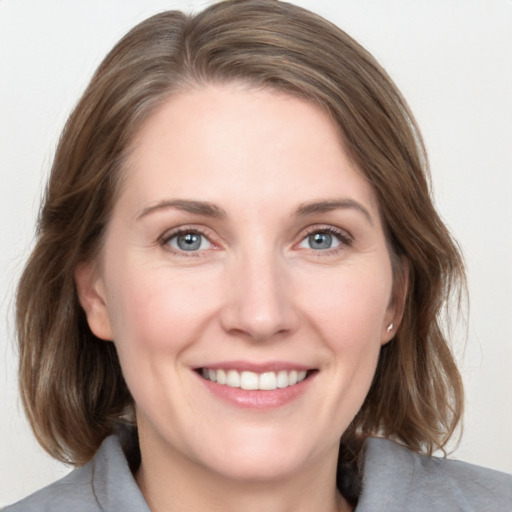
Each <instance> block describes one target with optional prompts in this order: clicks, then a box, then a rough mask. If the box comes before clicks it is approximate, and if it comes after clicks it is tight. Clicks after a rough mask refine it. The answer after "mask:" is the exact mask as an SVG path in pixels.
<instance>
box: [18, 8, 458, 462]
mask: <svg viewBox="0 0 512 512" xmlns="http://www.w3.org/2000/svg"><path fill="white" fill-rule="evenodd" d="M233 81H242V82H244V83H248V84H250V85H254V86H258V87H260V86H263V87H270V88H274V89H278V90H280V91H284V92H287V93H289V94H293V95H296V96H299V97H301V98H304V99H306V100H308V101H311V102H314V103H315V104H316V105H318V106H319V107H320V108H322V109H323V110H324V111H325V112H327V113H328V114H329V115H330V116H331V118H332V119H333V120H334V121H335V122H336V124H337V125H338V126H339V129H340V132H341V133H342V138H343V143H344V146H345V149H346V151H348V153H349V154H350V156H351V158H352V159H353V161H354V162H355V163H356V165H357V166H358V168H359V169H360V171H361V173H362V174H363V175H364V176H365V177H366V178H367V179H368V180H369V181H370V182H371V184H372V185H373V187H374V189H375V191H376V193H377V195H378V198H379V201H380V208H381V214H382V218H383V222H384V225H385V228H386V230H387V236H388V243H389V246H390V248H391V252H392V254H393V259H394V260H395V263H396V262H397V261H400V260H403V261H406V262H407V264H408V268H409V273H408V293H407V299H406V303H405V310H404V317H403V320H402V322H401V325H400V326H399V328H398V331H397V333H396V336H395V337H394V339H393V340H392V341H391V342H390V343H388V344H387V345H386V346H384V347H383V348H382V351H381V356H380V360H379V363H378V368H377V372H376V375H375V378H374V382H373V384H372V387H371V389H370V392H369V394H368V396H367V398H366V400H365V402H364V404H363V406H362V408H361V410H360V412H359V413H358V415H357V416H356V418H355V419H354V421H353V424H352V426H351V427H350V428H349V429H348V430H347V432H345V434H344V436H343V439H342V441H343V443H342V445H343V446H348V447H350V446H356V445H357V443H356V441H357V440H358V439H361V438H362V437H364V436H367V435H382V436H386V437H389V438H393V439H396V440H399V441H401V442H403V443H404V444H405V445H407V446H409V447H410V448H411V449H413V450H416V451H420V452H427V453H431V452H432V451H433V450H435V449H437V448H439V447H443V446H444V445H445V443H446V441H447V440H448V438H449V437H450V436H451V435H452V434H453V432H454V429H455V428H456V426H457V424H458V422H459V420H460V417H461V412H462V385H461V379H460V376H459V373H458V371H457V368H456V365H455V363H454V360H453V357H452V354H451V352H450V349H449V347H448V344H447V341H446V339H445V336H444V334H443V331H442V329H441V325H440V322H441V320H440V315H441V312H442V307H443V305H445V304H446V303H447V300H448V299H449V297H450V296H451V294H452V291H454V290H460V289H463V288H458V287H457V285H460V284H462V286H463V285H464V270H463V264H462V260H461V257H460V255H459V252H458V250H457V247H456V245H455V244H454V242H453V241H452V239H451V237H450V235H449V233H448V231H447V229H446V227H445V226H444V225H443V223H442V222H441V220H440V218H439V216H438V214H437V213H436V211H435V209H434V207H433V204H432V201H431V198H430V192H429V183H428V163H427V158H426V155H425V151H424V147H423V143H422V139H421V135H420V133H419V131H418V128H417V126H416V123H415V121H414V119H413V117H412V115H411V112H410V110H409V108H408V107H407V104H406V103H405V101H404V99H403V98H402V96H401V94H400V93H399V91H398V90H397V88H396V86H395V85H394V84H393V82H392V81H391V80H390V78H389V77H388V76H387V74H386V73H385V71H384V70H383V69H382V68H381V67H380V66H379V65H378V63H377V62H376V61H375V59H374V58H373V57H372V56H371V55H370V54H369V53H368V52H367V51H366V50H364V49H363V48H362V47H361V46H360V45H359V44H357V43H356V42H355V41H354V40H353V39H351V38H350V37H349V36H348V35H347V34H345V33H344V32H343V31H342V30H340V29H339V28H337V27H335V26H334V25H332V24H330V23H329V22H327V21H325V20H323V19H322V18H320V17H319V16H316V15H314V14H312V13H310V12H308V11H306V10H304V9H301V8H299V7H297V6H293V5H290V4H287V3H284V2H277V1H275V0H244V1H240V0H230V1H226V2H221V3H218V4H216V5H213V6H211V7H209V8H207V9H206V10H204V11H203V12H201V13H199V14H197V15H195V16H186V15H184V14H183V13H180V12H176V11H170V12H164V13H161V14H158V15H156V16H153V17H151V18H149V19H148V20H146V21H144V22H142V23H140V24H139V25H137V26H136V27H135V28H134V29H133V30H131V31H130V32H129V33H128V34H127V35H126V36H125V37H124V38H123V39H122V40H121V41H120V42H119V43H118V44H117V45H116V47H115V48H114V49H113V50H112V51H111V52H110V54H109V55H108V56H107V57H106V59H105V60H104V61H103V63H102V64H101V66H100V67H99V69H98V70H97V72H96V74H95V75H94V77H93V78H92V81H91V83H90V85H89V86H88V88H87V90H86V91H85V93H84V95H83V97H82V98H81V100H80V102H79V103H78V105H77V106H76V108H75V110H74V111H73V113H72V114H71V116H70V118H69V120H68V122H67V124H66V126H65V129H64V131H63V134H62V137H61V139H60V143H59V145H58V148H57V151H56V155H55V159H54V162H53V168H52V172H51V176H50V180H49V184H48V188H47V191H46V196H45V199H44V204H43V206H42V210H41V214H40V219H39V224H38V231H37V243H36V246H35V248H34V250H33V253H32V255H31V257H30V259H29V261H28V263H27V266H26V268H25V271H24V274H23V276H22V278H21V281H20V284H19V288H18V295H17V329H18V338H19V346H20V382H21V391H22V397H23V403H24V406H25V409H26V411H27V415H28V417H29V420H30V422H31V424H32V427H33V429H34V432H35V435H36V437H37V438H38V440H39V442H40V443H41V445H42V446H43V447H44V448H45V449H46V450H47V451H48V452H49V453H50V454H51V455H53V456H54V457H56V458H58V459H60V460H63V461H69V462H72V463H74V464H77V465H81V464H84V463H85V462H86V461H88V460H89V459H90V458H91V457H92V455H93V454H94V452H95V451H96V450H97V448H98V447H99V445H100V443H101V441H102V440H103V439H104V438H105V437H106V436H107V435H109V434H111V433H112V432H113V431H114V429H115V427H116V424H117V423H119V422H120V421H125V420H124V418H125V417H126V416H125V415H126V413H127V411H129V410H130V407H131V406H132V399H131V396H130V393H129V391H128V389H127V387H126V384H125V382H124V379H123V375H122V372H121V368H120V366H119V361H118V357H117V354H116V351H115V348H114V344H113V343H108V342H105V341H102V340H99V339H98V338H96V337H95V336H94V335H93V334H92V332H91V331H90V329H89V327H88V325H87V321H86V319H85V315H84V312H83V310H82V309H81V307H80V305H79V302H78V299H77V293H76V288H75V283H74V277H73V276H74V272H75V269H76V268H77V265H78V264H79V263H80V262H83V261H88V260H90V259H91V258H93V257H94V256H95V255H96V254H97V253H98V251H99V249H100V247H101V243H102V234H103V233H104V230H105V226H106V225H107V223H108V220H109V215H110V212H111V210H112V206H113V201H114V199H115V193H116V187H117V183H118V180H119V177H120V176H121V174H122V169H123V163H124V161H125V160H126V158H127V156H128V152H129V149H130V142H131V141H132V139H133V137H134V136H135V134H136V132H137V130H138V129H139V128H140V126H141V123H142V122H143V121H144V120H145V119H147V118H148V117H149V116H150V115H151V114H152V113H153V112H154V111H155V110H156V109H157V108H158V107H159V105H161V104H162V103H163V102H164V101H165V100H166V99H167V98H168V97H169V96H170V95H172V94H176V93H177V92H179V91H180V90H185V89H187V88H190V87H197V86H200V85H201V84H206V83H223V82H233ZM400 269H401V266H400V265H398V264H396V265H395V282H399V281H400V279H403V278H404V274H403V273H401V271H400Z"/></svg>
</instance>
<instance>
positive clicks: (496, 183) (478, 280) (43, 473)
mask: <svg viewBox="0 0 512 512" xmlns="http://www.w3.org/2000/svg"><path fill="white" fill-rule="evenodd" d="M207 3H208V2H207V1H181V2H179V1H170V0H167V1H164V0H159V1H157V0H104V1H101V2H99V1H96V2H92V1H91V0H59V1H57V0H43V1H41V0H32V1H30V0H0V178H1V181H0V248H1V250H0V307H1V311H0V506H2V505H5V504H8V503H10V502H12V501H14V500H17V499H19V498H21V497H22V496H24V495H26V494H27V493H29V492H32V491H34V490H36V489H37V488H39V487H41V486H43V485H45V484H47V483H50V482H51V481H53V480H55V479H56V478H58V477H59V476H61V475H64V474H65V473H66V472H68V471H69V468H66V467H64V466H62V465H60V464H58V463H56V462H54V461H52V460H51V459H50V458H49V456H47V455H46V454H45V453H43V452H42V450H41V449H40V448H39V447H38V445H37V444H36V442H35V441H34V439H33V436H32V434H31V432H30V429H29V427H28V425H27V422H26V420H25V419H24V415H23V412H22V408H21V405H20V400H19V396H18V391H17V384H16V358H15V343H14V337H13V312H12V300H13V290H14V287H15V283H16V280H17V278H18V276H19V273H20V271H21V268H22V266H23V263H24V260H25V259H26V257H27V254H28V251H29V249H30V247H31V244H32V240H33V233H34V223H35V218H36V215H37V209H38V205H39V199H40V196H41V191H42V189H43V186H44V182H45V179H46V176H47V172H48V169H49V167H50V164H51V159H52V153H53V150H54V148H55V146H56V142H57V138H58V135H59V132H60V131H61V129H62V126H63V124H64V122H65V119H66V117H67V115H68V114H69V112H70V110H71V108H72V106H73V105H74V103H75V102H76V100H77V99H78V97H79V95H80V93H81V92H82V91H83V89H84V87H85V85H86V83H87V82H88V80H89V78H90V76H91V74H92V73H93V71H94V69H95V68H96V66H97V65H98V64H99V63H100V61H101V59H102V58H103V57H104V55H105V54H106V53H107V51H108V50H109V49H110V48H111V47H112V46H113V44H114V43H115V42H116V41H117V40H118V39H119V38H120V37H121V36H122V35H123V34H124V33H125V32H126V31H127V30H128V29H129V28H131V27H132V26H133V25H134V24H136V23H137V22H139V21H141V20H142V19H144V18H145V17H147V16H149V15H151V14H153V13H155V12H158V11H161V10H165V9H170V8H180V9H186V10H190V9H194V10H199V9H200V8H201V7H202V6H204V5H206V4H207ZM296 3H297V4H300V5H303V6H305V7H307V8H310V9H312V10H314V11H316V12H318V13H319V14H322V15H324V16H325V17H327V18H329V19H331V20H332V21H334V22H335V23H336V24H337V25H339V26H340V27H341V28H343V29H345V30H346V31H347V32H348V33H349V34H350V35H352V36H353V37H355V38H356V39H357V40H358V41H359V42H361V43H362V44H363V45H364V46H365V47H366V48H367V49H369V50H370V51H371V52H372V53H373V54H374V55H375V56H376V57H377V58H378V59H379V61H380V62H381V63H382V64H383V65H384V67H385V68H386V69H387V70H388V72H389V73H390V75H391V76H392V78H393V79H394V80H395V81H396V82H397V84H398V86H399V87H400V88H401V90H402V92H403V93H404V95H405V97H406V98H407V99H408V101H409V103H410V105H411V107H412V110H413V112H414V113H415V115H416V117H417V119H418V121H419V124H420V126H421V128H422V130H423V134H424V137H425V141H426V144H427V149H428V150H429V154H430V158H431V165H432V174H433V182H434V188H435V191H436V203H437V205H438V207H439V209H440V211H441V214H442V217H443V218H444V220H445V221H446V223H447V224H448V226H449V227H450V228H451V229H452V231H453V233H454V235H455V237H456V238H457V239H458V240H459V242H460V244H461V247H462V249H463V252H464V254H465V257H466V261H467V266H468V274H469V289H470V301H471V308H470V314H469V323H468V329H467V333H468V339H467V343H466V345H463V344H462V343H461V342H460V341H459V342H458V343H457V347H456V352H457V355H458V357H459V361H460V364H461V368H462V372H463V377H464V381H465V384H466V388H467V414H466V421H465V435H464V437H463V441H462V444H461V445H460V447H459V449H458V450H457V451H455V453H454V454H453V455H452V456H453V457H455V458H459V459H463V460H467V461H470V462H474V463H477V464H481V465H485V466H490V467H494V468H496V469H501V470H503V471H508V472H512V439H511V432H512V397H511V394H512V335H511V333H512V64H511V63H512V1H511V0H429V1H427V0H417V1H411V0H386V1H382V0H340V1H336V0H310V1H306V0H303V1H297V2H296ZM458 334H459V335H458V336H457V338H459V339H460V338H462V336H461V335H464V334H465V332H464V331H462V330H461V331H459V333H458Z"/></svg>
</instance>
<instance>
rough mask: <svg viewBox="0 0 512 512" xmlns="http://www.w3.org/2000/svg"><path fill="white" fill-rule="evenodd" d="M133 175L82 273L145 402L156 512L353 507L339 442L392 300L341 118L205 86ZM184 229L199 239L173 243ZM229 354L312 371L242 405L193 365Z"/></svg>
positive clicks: (149, 480) (95, 315)
mask: <svg viewBox="0 0 512 512" xmlns="http://www.w3.org/2000/svg"><path fill="white" fill-rule="evenodd" d="M125 178H126V179H125V180H124V181H123V186H122V189H121V190H120V192H119V195H118V198H117V201H116V204H115V207H114V210H113V214H112V217H111V219H110V222H109V225H108V229H107V233H106V237H105V242H104V247H103V249H102V252H101V254H100V256H99V259H98V261H96V262H91V263H89V264H86V265H83V266H82V267H80V268H79V269H78V270H77V273H76V280H77V285H78V290H79V295H80V300H81V303H82V305H83V307H84V309H85V311H86V313H87V317H88V321H89V324H90V327H91V329H92V331H93V332H94V333H95V334H96V335H97V336H99V337H100V338H103V339H105V340H113V342H114V343H115V344H116V348H117V350H118V353H119V357H120V361H121V366H122V368H123V372H124V375H125V378H126V381H127V383H128V386H129V388H130V390H131V392H132V395H133V397H134V400H135V402H136V413H137V423H138V427H139V436H140V446H141V454H142V464H141V467H140V469H139V470H138V472H137V474H136V479H137V482H138V484H139V486H140V488H141V490H142V492H143V494H144V496H145V498H146V500H147V501H148V504H149V505H150V507H151V510H152V511H154V512H155V511H156V512H159V511H164V510H173V511H194V510H204V511H210V510H211V511H213V510H223V511H235V510H236V511H244V512H249V511H255V510H266V511H270V512H283V511H288V510H290V511H291V510H293V511H294V512H298V511H299V512H300V511H306V510H307V511H311V510H326V511H335V510H348V509H349V507H348V505H347V503H346V502H345V500H344V499H343V498H342V497H341V496H340V495H339V493H338V492H337V490H336V486H335V473H336V459H337V452H338V444H339V439H340V436H341V435H342V433H343V432H344V430H345V429H346V428H347V426H348V425H349V423H350V421H351V420H352V419H353V417H354V416H355V414H356V413H357V411H358V410H359V408H360V407H361V405H362V403H363V400H364V398H365V396H366V394H367V392H368V389H369V386H370V384H371V381H372V378H373V375H374V372H375V368H376V364H377V360H378V356H379V350H380V348H381V346H382V344H384V343H386V342H388V341H389V340H390V339H391V338H392V337H393V335H394V332H395V330H396V326H397V324H398V323H399V320H400V318H399V316H400V311H399V310H400V307H398V306H397V305H396V302H397V301H396V300H394V299H393V297H392V289H393V277H392V268H391V262H390V256H389V253H388V249H387V245H386V240H385V235H384V230H383V226H382V223H381V219H380V216H379V206H378V202H377V199H376V196H375V193H374V191H373V190H372V188H371V186H370V185H369V184H368V183H367V181H366V180H365V179H364V178H363V177H362V175H361V174H360V173H358V172H357V169H355V167H354V165H353V163H352V162H351V161H350V159H349V158H348V157H347V155H346V154H345V152H344V150H343V147H342V144H341V137H340V135H339V133H338V130H337V129H336V127H335V126H334V125H333V124H332V122H331V121H330V119H329V118H328V117H327V116H326V115H325V114H324V113H323V112H322V111H321V110H319V109H318V108H317V107H315V106H313V105H312V104H309V103H307V102H305V101H303V100H300V99H297V98H293V97H290V96H287V95H285V94H283V93H279V92H275V91H269V90H255V89H250V88H248V87H245V86H242V85H223V86H208V87H202V88H198V89H196V90H194V91H191V92H188V93H183V94H179V95H177V96H174V97H173V98H171V99H170V100H169V101H168V102H167V103H166V104H165V105H164V106H163V107H162V108H161V109H160V110H159V111H158V112H156V113H155V114H154V115H153V116H152V117H151V118H150V119H149V120H148V121H147V122H146V124H145V125H144V126H143V127H142V129H141V131H140V133H139V135H138V137H137V139H136V140H135V142H134V145H133V151H132V154H131V157H130V161H129V163H128V166H127V169H126V177H125ZM177 200H179V201H201V202H208V203H210V204H211V205H215V208H216V210H215V212H205V211H202V210H204V208H202V210H201V209H200V210H199V211H196V212H193V211H185V210H184V209H183V208H180V207H176V206H180V205H181V206H183V204H184V203H173V204H174V206H170V205H169V204H168V202H170V201H174V202H175V201H177ZM333 201H341V203H340V204H338V207H335V208H325V204H324V203H325V202H333ZM166 202H167V203H166ZM319 202H320V203H323V204H324V207H323V208H318V207H317V208H316V209H315V208H311V207H310V208H309V209H308V208H304V205H306V204H308V205H310V204H311V203H319ZM187 204H189V203H187ZM155 206H156V208H155ZM220 209H221V210H222V211H223V215H222V216H218V215H217V216H212V215H207V214H206V213H217V214H218V213H219V211H218V210H220ZM188 210H190V208H188ZM196 210H197V208H196ZM315 210H319V211H315ZM298 211H299V212H301V213H298ZM177 228H179V229H181V230H182V231H183V232H189V233H190V232H192V233H199V234H200V235H201V236H200V238H199V240H200V242H201V244H200V248H199V249H198V250H194V251H184V250H182V249H180V246H179V245H178V241H179V240H178V238H176V236H174V237H173V235H174V234H175V230H176V229H177ZM326 230H334V231H335V232H336V233H339V234H333V233H332V232H331V231H328V232H327V234H328V235H329V234H330V235H331V237H332V238H331V243H330V246H329V248H326V249H324V248H318V246H317V245H314V244H312V238H311V235H312V234H313V233H316V234H317V236H318V235H319V234H320V238H322V240H325V239H327V240H328V237H325V235H322V233H326ZM180 240H182V239H180ZM313 242H314V240H313ZM391 322H393V324H394V326H395V327H394V329H392V330H391V331H388V329H387V327H388V326H389V325H390V323H391ZM230 361H244V362H250V363H258V364H265V363H267V362H269V361H273V362H275V361H279V362H286V363H289V364H291V365H292V366H293V365H303V366H306V367H307V368H309V369H313V370H314V371H313V372H311V373H312V375H311V377H309V378H308V379H306V381H305V383H304V389H303V391H302V392H301V393H299V394H298V395H297V396H296V397H294V398H293V399H292V400H290V401H288V402H286V403H284V404H282V405H279V406H277V407H263V408H254V407H248V408H247V407H245V408H244V407H240V406H238V405H236V404H233V403H232V402H230V401H226V400H223V399H221V398H219V397H218V396H217V395H215V394H214V393H212V392H211V391H210V389H209V388H208V386H207V385H205V381H204V379H202V378H201V377H200V376H199V375H198V373H197V371H196V370H197V368H200V367H208V366H209V365H212V364H216V363H218V362H230ZM198 489H200V490H201V492H198Z"/></svg>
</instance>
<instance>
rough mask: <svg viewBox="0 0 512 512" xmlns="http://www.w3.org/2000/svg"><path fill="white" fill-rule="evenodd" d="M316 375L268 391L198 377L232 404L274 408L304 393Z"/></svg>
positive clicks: (209, 388)
mask: <svg viewBox="0 0 512 512" xmlns="http://www.w3.org/2000/svg"><path fill="white" fill-rule="evenodd" d="M315 375H316V372H315V374H313V375H309V376H308V377H307V378H306V379H304V380H303V381H301V382H299V383H298V384H294V385H293V386H288V387H286V388H277V389H273V390H268V391H262V390H259V389H257V390H246V389H242V388H232V387H231V386H226V385H224V384H218V383H216V382H212V381H210V380H207V379H205V378H203V377H201V376H200V375H198V378H199V379H201V381H202V382H203V384H204V385H205V386H206V387H207V388H208V390H209V391H210V392H211V393H213V394H214V395H216V396H217V397H219V398H220V399H222V400H224V401H225V402H228V403H230V404H231V405H235V406H236V407H240V408H243V409H273V408H276V407H282V406H284V405H286V404H288V403H290V402H292V401H293V400H295V399H296V398H298V397H299V396H300V395H302V394H303V393H304V392H305V391H306V389H307V387H308V386H309V385H310V384H311V381H312V380H313V379H314V377H315Z"/></svg>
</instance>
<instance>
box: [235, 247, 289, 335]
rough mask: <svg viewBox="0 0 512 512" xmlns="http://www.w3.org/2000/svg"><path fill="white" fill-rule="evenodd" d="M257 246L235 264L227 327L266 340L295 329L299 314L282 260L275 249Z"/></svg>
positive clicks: (241, 255)
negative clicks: (296, 313)
mask: <svg viewBox="0 0 512 512" xmlns="http://www.w3.org/2000/svg"><path fill="white" fill-rule="evenodd" d="M255 245H256V246H255ZM255 245H252V244H251V247H247V248H246V249H244V250H242V251H241V252H240V254H238V255H237V257H236V258H235V261H234V262H233V268H232V269H231V279H230V281H231V283H230V287H231V292H232V293H230V294H229V295H230V300H229V302H228V304H227V305H226V307H227V311H226V315H225V328H227V329H228V330H231V331H236V332H238V333H244V335H246V336H249V337H250V338H252V339H258V340H263V339H266V338H271V337H272V336H274V335H275V334H278V333H281V334H282V333H285V332H289V331H291V330H293V329H294V327H295V324H296V315H295V311H294V307H293V299H292V294H291V288H290V284H291V283H289V280H288V276H287V272H286V269H285V265H284V262H283V260H282V258H281V257H280V255H279V254H278V253H277V252H276V251H275V250H273V248H272V247H268V246H266V245H264V244H255Z"/></svg>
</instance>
